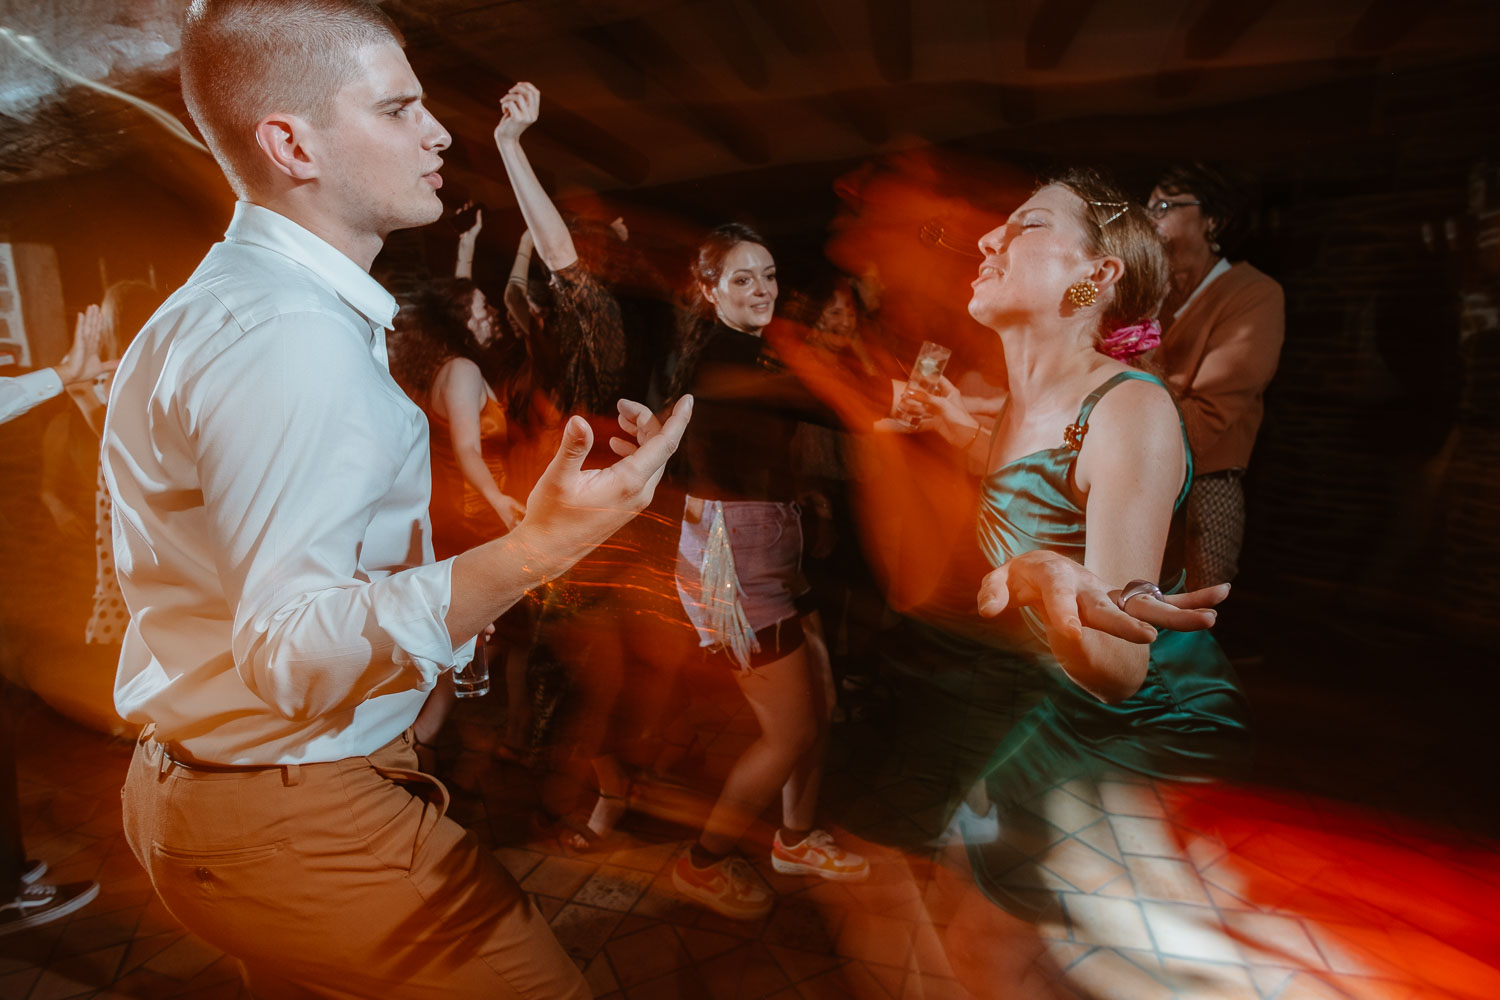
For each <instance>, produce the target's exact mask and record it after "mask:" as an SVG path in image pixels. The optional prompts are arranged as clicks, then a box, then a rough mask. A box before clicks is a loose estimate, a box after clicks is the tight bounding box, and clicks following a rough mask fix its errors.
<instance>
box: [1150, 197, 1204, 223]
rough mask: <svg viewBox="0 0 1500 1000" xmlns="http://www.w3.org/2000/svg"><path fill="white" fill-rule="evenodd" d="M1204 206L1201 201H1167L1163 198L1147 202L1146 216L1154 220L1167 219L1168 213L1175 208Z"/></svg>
mask: <svg viewBox="0 0 1500 1000" xmlns="http://www.w3.org/2000/svg"><path fill="white" fill-rule="evenodd" d="M1202 204H1203V202H1201V201H1167V199H1165V198H1163V199H1162V200H1161V201H1148V202H1146V214H1147V215H1149V216H1151V218H1153V219H1165V218H1166V217H1167V213H1168V212H1170V211H1172V209H1174V208H1187V207H1188V206H1189V205H1202Z"/></svg>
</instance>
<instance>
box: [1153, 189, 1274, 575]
mask: <svg viewBox="0 0 1500 1000" xmlns="http://www.w3.org/2000/svg"><path fill="white" fill-rule="evenodd" d="M1146 209H1147V211H1148V212H1149V213H1150V215H1151V218H1152V220H1153V221H1155V223H1156V229H1157V231H1158V232H1160V233H1161V235H1162V239H1163V241H1164V242H1165V243H1166V247H1167V261H1168V263H1169V265H1170V268H1171V280H1170V284H1169V290H1168V292H1167V300H1166V304H1165V305H1164V306H1163V308H1162V343H1161V349H1160V350H1159V351H1157V353H1156V361H1157V363H1158V364H1160V365H1161V367H1162V369H1163V370H1164V371H1165V373H1166V378H1167V384H1168V385H1169V386H1171V387H1172V391H1173V392H1174V393H1176V394H1177V399H1178V402H1179V404H1180V405H1181V407H1182V415H1183V418H1184V420H1186V422H1187V433H1188V442H1189V444H1191V445H1192V449H1193V488H1192V491H1191V492H1190V493H1189V494H1188V499H1187V525H1186V527H1187V533H1186V537H1185V542H1186V561H1187V575H1188V580H1187V585H1188V586H1189V587H1208V586H1212V585H1213V584H1216V583H1228V582H1229V581H1231V580H1233V579H1234V578H1235V576H1236V574H1237V573H1238V572H1239V559H1240V548H1241V545H1242V544H1243V542H1244V537H1245V488H1244V485H1243V482H1242V480H1243V479H1244V475H1245V467H1246V466H1247V465H1249V464H1250V452H1251V449H1252V448H1254V447H1255V435H1256V432H1257V431H1259V430H1260V420H1261V416H1262V414H1263V412H1264V404H1263V402H1262V397H1263V396H1264V395H1265V391H1266V387H1267V386H1268V385H1270V384H1271V377H1272V376H1274V375H1275V374H1276V364H1277V362H1278V360H1279V359H1280V357H1281V342H1282V339H1283V338H1284V336H1285V332H1286V306H1285V302H1284V297H1283V295H1282V292H1281V286H1280V285H1278V284H1277V283H1276V282H1275V281H1274V280H1273V279H1271V278H1268V277H1267V276H1266V275H1264V274H1262V273H1261V272H1259V271H1257V270H1256V269H1255V268H1254V267H1251V266H1250V264H1248V263H1246V262H1245V261H1240V262H1238V263H1235V264H1231V263H1229V259H1228V256H1227V254H1228V253H1229V252H1230V251H1232V250H1234V249H1235V248H1236V246H1235V244H1236V242H1237V240H1238V237H1239V236H1240V235H1241V233H1242V232H1243V231H1244V219H1243V218H1242V217H1241V214H1242V211H1243V209H1242V206H1241V200H1240V198H1239V195H1238V192H1237V191H1235V189H1234V188H1233V186H1232V185H1231V184H1230V183H1229V181H1228V180H1227V179H1226V178H1225V177H1224V176H1223V175H1222V174H1220V173H1219V172H1218V171H1216V170H1213V169H1210V168H1209V167H1206V166H1203V165H1202V164H1192V165H1190V166H1177V167H1172V168H1170V169H1168V170H1167V171H1166V172H1165V173H1164V174H1162V177H1161V180H1159V181H1157V183H1156V187H1155V189H1153V190H1152V192H1151V200H1150V201H1149V202H1147V203H1146Z"/></svg>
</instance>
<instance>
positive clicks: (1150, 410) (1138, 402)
mask: <svg viewBox="0 0 1500 1000" xmlns="http://www.w3.org/2000/svg"><path fill="white" fill-rule="evenodd" d="M1095 422H1098V423H1100V424H1106V425H1113V424H1119V425H1123V426H1124V427H1126V428H1129V427H1130V426H1134V427H1135V428H1136V429H1137V430H1142V429H1144V428H1145V427H1148V426H1149V427H1155V426H1156V425H1158V424H1170V425H1171V426H1172V427H1174V428H1175V427H1176V426H1177V403H1176V401H1175V400H1174V399H1173V398H1172V393H1171V391H1170V390H1168V389H1167V387H1166V386H1165V385H1163V384H1162V383H1160V382H1158V381H1156V380H1155V379H1143V378H1133V379H1129V380H1128V381H1125V382H1121V383H1120V384H1119V385H1117V386H1115V387H1114V388H1113V389H1111V390H1110V391H1109V392H1106V393H1105V394H1104V395H1103V396H1101V397H1100V399H1099V402H1098V403H1097V404H1096V405H1095V406H1094V412H1093V414H1092V415H1090V417H1089V424H1090V428H1091V429H1092V425H1093V424H1094V423H1095ZM1101 429H1102V428H1101Z"/></svg>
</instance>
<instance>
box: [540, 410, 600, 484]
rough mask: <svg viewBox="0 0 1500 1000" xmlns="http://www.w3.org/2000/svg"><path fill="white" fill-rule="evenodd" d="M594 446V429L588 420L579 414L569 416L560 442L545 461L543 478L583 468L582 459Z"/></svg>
mask: <svg viewBox="0 0 1500 1000" xmlns="http://www.w3.org/2000/svg"><path fill="white" fill-rule="evenodd" d="M593 446H594V431H593V429H592V428H591V427H589V422H588V421H587V420H585V419H583V418H582V417H580V416H576V415H575V416H571V417H569V418H568V422H567V423H566V424H564V425H563V431H562V443H561V444H559V445H558V446H557V451H556V452H555V453H554V454H553V455H552V461H550V462H548V463H547V471H546V472H544V473H542V476H543V478H548V479H550V478H555V477H556V476H559V475H564V474H566V473H570V472H577V471H579V470H580V469H582V468H583V460H584V458H585V457H586V456H587V455H588V453H589V449H590V448H592V447H593Z"/></svg>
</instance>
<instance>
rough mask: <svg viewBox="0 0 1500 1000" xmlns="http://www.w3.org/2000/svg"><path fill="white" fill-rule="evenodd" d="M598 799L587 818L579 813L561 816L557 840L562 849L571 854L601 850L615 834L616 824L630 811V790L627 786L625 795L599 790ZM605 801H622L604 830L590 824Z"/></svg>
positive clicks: (558, 823)
mask: <svg viewBox="0 0 1500 1000" xmlns="http://www.w3.org/2000/svg"><path fill="white" fill-rule="evenodd" d="M598 794H599V798H598V801H597V802H595V803H594V809H593V812H592V813H590V814H589V815H588V817H586V818H580V816H579V815H572V816H562V817H559V818H558V820H557V822H556V826H557V827H561V829H557V830H555V831H554V832H555V834H556V836H557V842H558V844H560V845H561V846H562V849H563V850H564V851H565V852H568V853H569V854H588V853H592V852H594V851H597V850H600V848H601V847H602V846H603V845H604V844H605V843H606V842H607V841H608V840H609V839H610V837H611V836H613V834H614V832H615V826H616V825H617V824H618V823H619V822H620V820H622V819H624V818H625V814H626V813H627V812H629V811H630V790H629V787H628V786H627V788H626V791H625V794H624V795H610V794H609V793H608V792H603V791H601V792H599V793H598ZM605 802H620V803H623V804H622V805H621V806H619V807H618V808H619V812H618V813H616V814H615V816H614V818H613V819H612V820H610V822H609V825H608V828H607V829H605V830H604V832H602V833H601V832H599V831H598V830H595V829H594V828H593V827H592V826H591V825H590V824H591V823H592V822H593V820H594V815H595V814H597V813H598V812H599V808H600V806H602V805H604V803H605Z"/></svg>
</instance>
